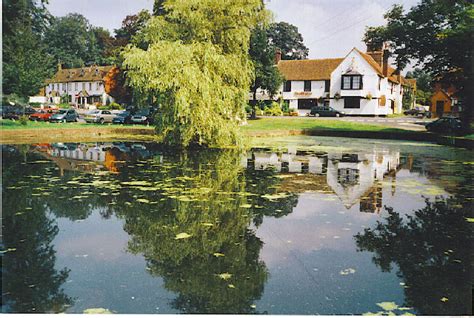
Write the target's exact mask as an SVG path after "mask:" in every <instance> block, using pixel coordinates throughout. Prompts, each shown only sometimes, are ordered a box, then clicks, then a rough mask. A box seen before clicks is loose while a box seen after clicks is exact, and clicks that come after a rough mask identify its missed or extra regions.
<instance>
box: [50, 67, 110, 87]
mask: <svg viewBox="0 0 474 318" xmlns="http://www.w3.org/2000/svg"><path fill="white" fill-rule="evenodd" d="M112 68H113V66H112V65H108V66H88V67H81V68H68V69H61V70H58V71H57V72H56V74H55V75H54V76H53V77H52V78H51V79H49V80H46V84H49V83H67V82H93V81H101V80H103V79H104V77H105V75H106V74H107V73H108V72H109V71H110V70H111V69H112Z"/></svg>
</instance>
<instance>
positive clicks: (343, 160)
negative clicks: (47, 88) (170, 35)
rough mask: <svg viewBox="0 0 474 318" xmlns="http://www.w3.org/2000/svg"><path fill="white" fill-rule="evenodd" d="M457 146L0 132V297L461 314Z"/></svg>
mask: <svg viewBox="0 0 474 318" xmlns="http://www.w3.org/2000/svg"><path fill="white" fill-rule="evenodd" d="M472 155H473V153H472V152H471V151H467V150H463V149H459V148H449V147H444V146H438V145H433V144H422V143H413V142H391V141H384V140H379V141H369V140H362V139H348V138H326V137H287V138H269V139H260V140H259V143H258V144H255V146H254V148H253V149H252V150H250V151H248V152H246V153H238V152H235V151H230V150H229V151H223V150H221V151H218V150H208V151H202V150H201V151H189V152H175V151H171V150H169V149H164V148H162V147H160V146H159V145H157V144H153V143H131V142H114V143H100V144H67V143H58V144H35V145H3V146H2V156H3V160H2V168H3V175H2V178H3V179H2V195H3V202H2V213H3V216H2V222H3V224H2V231H3V232H2V234H3V241H2V245H1V247H0V249H1V256H2V284H3V286H2V311H3V312H13V313H18V312H25V313H34V312H40V313H56V312H67V313H83V312H100V311H105V312H113V313H119V314H123V313H127V314H139V313H143V314H159V313H163V314H169V313H203V314H208V313H233V314H244V313H251V314H299V315H305V314H312V315H313V314H320V315H332V314H339V315H352V314H358V315H361V314H370V313H376V314H379V315H381V314H396V315H402V314H420V315H469V314H472V302H471V300H472V294H471V283H470V279H471V274H472V268H471V264H470V262H471V255H472V251H473V249H472V241H473V240H472V239H473V235H472V222H473V216H472V214H471V213H472V212H471V211H472V193H473V185H472V177H473V170H472V164H473V162H472V158H473V156H472Z"/></svg>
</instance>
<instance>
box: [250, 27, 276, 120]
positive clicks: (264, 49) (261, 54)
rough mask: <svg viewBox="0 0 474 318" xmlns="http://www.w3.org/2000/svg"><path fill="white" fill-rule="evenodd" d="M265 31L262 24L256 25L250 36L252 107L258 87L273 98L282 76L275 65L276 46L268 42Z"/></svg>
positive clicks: (254, 103)
mask: <svg viewBox="0 0 474 318" xmlns="http://www.w3.org/2000/svg"><path fill="white" fill-rule="evenodd" d="M267 32H268V31H267V30H266V29H265V27H264V26H258V27H257V28H255V29H254V30H253V31H252V35H251V37H250V50H249V55H250V58H251V59H252V62H253V67H254V81H253V83H252V85H251V87H250V90H251V91H252V92H253V100H254V102H253V106H254V108H255V105H256V99H257V90H258V89H262V90H264V91H266V92H267V93H268V94H269V96H270V98H273V96H275V95H276V94H277V93H278V91H279V89H280V86H281V84H282V82H283V76H282V75H281V73H280V72H279V70H278V68H276V67H275V51H276V48H275V47H274V46H273V45H272V44H271V43H270V41H269V38H268V33H267ZM253 113H255V110H254V112H253Z"/></svg>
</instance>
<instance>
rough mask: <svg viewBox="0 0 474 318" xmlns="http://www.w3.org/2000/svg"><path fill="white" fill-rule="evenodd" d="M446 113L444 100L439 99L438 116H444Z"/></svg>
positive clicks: (437, 105) (437, 104) (437, 103)
mask: <svg viewBox="0 0 474 318" xmlns="http://www.w3.org/2000/svg"><path fill="white" fill-rule="evenodd" d="M443 113H444V101H442V100H439V101H437V102H436V116H438V117H442V116H443Z"/></svg>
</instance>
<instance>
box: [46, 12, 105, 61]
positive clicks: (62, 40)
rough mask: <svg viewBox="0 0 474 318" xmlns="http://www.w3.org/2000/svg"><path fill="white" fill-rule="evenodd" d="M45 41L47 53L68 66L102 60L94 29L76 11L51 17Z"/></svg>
mask: <svg viewBox="0 0 474 318" xmlns="http://www.w3.org/2000/svg"><path fill="white" fill-rule="evenodd" d="M45 42H46V43H48V53H49V54H50V55H51V56H53V57H54V59H55V60H56V61H60V63H62V64H64V65H65V66H66V67H68V68H71V67H82V66H84V65H86V64H87V65H91V64H94V63H95V64H100V63H101V62H102V57H101V52H100V47H99V44H98V43H97V39H96V37H95V33H94V29H93V27H92V25H91V24H90V23H89V21H88V20H87V19H86V18H85V17H84V16H82V15H80V14H78V13H70V14H68V15H66V16H64V17H59V18H53V19H52V23H51V27H50V28H49V29H48V30H47V31H46V34H45Z"/></svg>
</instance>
